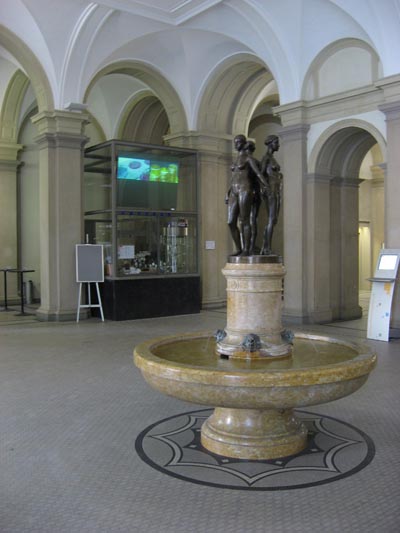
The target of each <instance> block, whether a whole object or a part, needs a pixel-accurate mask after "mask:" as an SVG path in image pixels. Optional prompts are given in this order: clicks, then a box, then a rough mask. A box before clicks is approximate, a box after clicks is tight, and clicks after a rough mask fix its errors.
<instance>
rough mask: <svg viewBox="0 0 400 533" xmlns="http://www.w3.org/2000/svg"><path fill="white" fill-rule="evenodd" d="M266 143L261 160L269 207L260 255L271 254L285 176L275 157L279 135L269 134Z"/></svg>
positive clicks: (266, 205) (266, 201) (266, 204)
mask: <svg viewBox="0 0 400 533" xmlns="http://www.w3.org/2000/svg"><path fill="white" fill-rule="evenodd" d="M264 144H265V145H266V147H267V151H266V152H265V155H264V157H263V158H262V161H261V173H262V175H263V176H264V177H265V179H266V181H267V182H268V186H267V187H266V188H265V189H264V190H262V196H263V199H264V202H265V207H266V209H267V224H266V226H265V230H264V240H263V246H262V248H261V252H260V255H271V254H272V251H271V243H272V234H273V231H274V227H275V225H276V223H277V222H278V216H279V211H280V207H281V196H282V177H283V176H282V173H281V167H280V165H279V164H278V162H277V161H276V159H275V157H274V152H277V151H278V150H279V137H278V136H277V135H269V136H268V137H267V138H266V140H265V143H264Z"/></svg>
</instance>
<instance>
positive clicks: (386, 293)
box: [367, 249, 400, 341]
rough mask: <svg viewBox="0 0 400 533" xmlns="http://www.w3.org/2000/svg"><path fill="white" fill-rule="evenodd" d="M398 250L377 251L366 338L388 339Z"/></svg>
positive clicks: (397, 266)
mask: <svg viewBox="0 0 400 533" xmlns="http://www.w3.org/2000/svg"><path fill="white" fill-rule="evenodd" d="M399 261H400V250H393V249H386V250H385V249H383V250H381V251H380V253H379V257H378V263H377V266H376V269H375V275H374V277H373V278H370V279H369V281H372V292H371V300H370V303H369V314H368V331H367V338H368V339H374V340H378V341H388V340H389V328H390V316H391V309H392V301H393V293H394V288H395V284H396V279H397V273H398V269H399Z"/></svg>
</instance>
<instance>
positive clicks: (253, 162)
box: [249, 157, 269, 188]
mask: <svg viewBox="0 0 400 533" xmlns="http://www.w3.org/2000/svg"><path fill="white" fill-rule="evenodd" d="M249 165H250V168H251V169H252V171H253V172H254V174H255V175H256V176H257V178H258V179H259V181H260V183H261V185H262V186H263V187H265V188H269V184H268V181H267V180H266V179H265V177H264V176H263V173H262V171H260V168H259V166H258V165H257V163H256V160H255V159H254V158H253V157H249Z"/></svg>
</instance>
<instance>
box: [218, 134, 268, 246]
mask: <svg viewBox="0 0 400 533" xmlns="http://www.w3.org/2000/svg"><path fill="white" fill-rule="evenodd" d="M234 146H235V149H236V150H237V152H238V155H237V158H236V161H235V162H234V163H233V164H232V166H231V170H232V178H231V184H230V187H229V190H228V193H227V195H226V198H225V202H226V203H227V204H228V225H229V229H230V231H231V235H232V239H233V242H234V243H235V246H236V252H235V253H234V254H233V255H240V256H249V255H251V254H252V253H253V252H254V250H253V249H252V246H254V239H252V226H253V223H254V222H255V218H254V210H253V213H252V207H253V203H254V191H255V189H256V187H257V186H256V182H257V179H258V180H259V181H260V182H261V183H262V184H263V185H264V186H265V187H267V186H268V184H267V182H266V180H265V179H264V177H263V176H262V174H261V172H260V168H259V167H258V165H257V162H256V160H255V159H254V158H253V156H252V150H251V146H250V149H249V147H248V145H247V139H246V137H245V135H236V137H235V139H234ZM253 151H254V150H253ZM238 224H239V226H238ZM253 229H254V228H253Z"/></svg>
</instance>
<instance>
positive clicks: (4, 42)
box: [0, 25, 54, 112]
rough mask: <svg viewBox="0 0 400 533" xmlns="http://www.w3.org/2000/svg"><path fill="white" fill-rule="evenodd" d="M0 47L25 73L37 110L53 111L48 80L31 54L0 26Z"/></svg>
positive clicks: (12, 34)
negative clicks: (30, 84) (30, 85)
mask: <svg viewBox="0 0 400 533" xmlns="http://www.w3.org/2000/svg"><path fill="white" fill-rule="evenodd" d="M0 45H1V46H4V48H5V49H6V50H7V51H8V52H10V54H11V55H12V56H14V57H15V59H16V60H17V61H18V63H19V64H20V65H21V66H22V68H23V69H24V71H25V72H26V75H27V77H28V78H29V80H30V81H31V83H32V87H33V90H34V93H35V95H36V99H37V103H38V109H39V112H41V111H53V110H54V99H53V94H52V91H51V87H50V83H49V80H48V78H47V76H46V73H45V71H44V69H43V67H42V65H41V64H40V62H39V60H38V59H37V58H36V56H35V55H34V54H33V52H32V51H31V50H30V49H29V48H28V47H27V46H26V44H25V43H24V42H23V41H21V39H20V38H19V37H17V36H16V35H15V34H14V33H13V32H11V31H10V30H8V29H7V28H5V27H4V26H2V25H0Z"/></svg>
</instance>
